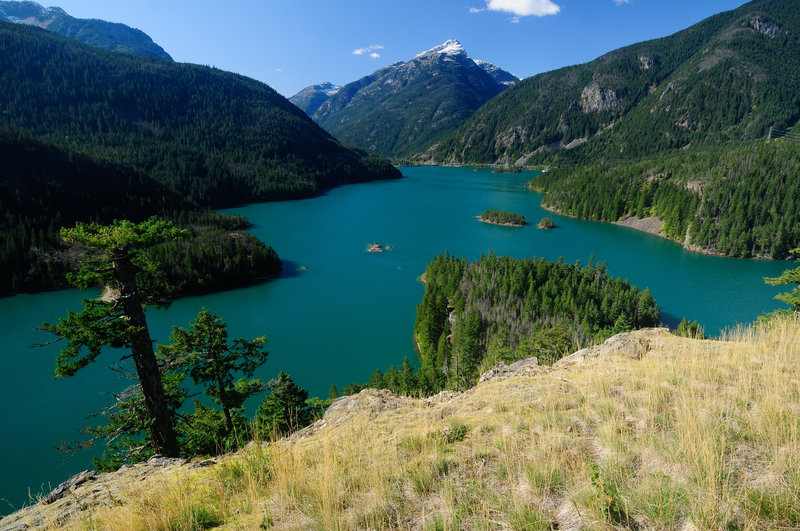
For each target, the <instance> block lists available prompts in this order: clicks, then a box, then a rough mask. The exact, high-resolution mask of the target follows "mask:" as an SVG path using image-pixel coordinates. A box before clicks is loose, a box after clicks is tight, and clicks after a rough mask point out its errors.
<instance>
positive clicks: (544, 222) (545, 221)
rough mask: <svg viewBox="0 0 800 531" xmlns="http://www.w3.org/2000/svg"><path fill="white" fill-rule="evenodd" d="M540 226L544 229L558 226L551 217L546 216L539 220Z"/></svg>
mask: <svg viewBox="0 0 800 531" xmlns="http://www.w3.org/2000/svg"><path fill="white" fill-rule="evenodd" d="M536 226H537V227H538V228H540V229H542V230H550V229H554V228H556V224H555V223H553V220H552V219H550V218H549V217H547V216H545V217H543V218H542V219H541V221H539V224H538V225H536Z"/></svg>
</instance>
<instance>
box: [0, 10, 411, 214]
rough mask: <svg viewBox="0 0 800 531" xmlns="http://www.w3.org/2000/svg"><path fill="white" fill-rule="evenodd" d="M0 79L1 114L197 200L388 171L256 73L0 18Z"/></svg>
mask: <svg viewBox="0 0 800 531" xmlns="http://www.w3.org/2000/svg"><path fill="white" fill-rule="evenodd" d="M0 88H1V89H2V90H0V113H2V120H3V122H4V123H6V124H8V125H11V126H14V127H18V128H21V129H24V130H27V131H29V132H30V133H31V135H32V136H34V137H35V138H38V139H41V140H44V141H47V142H50V143H52V144H54V145H56V146H59V147H62V148H64V149H66V150H71V151H75V152H82V153H85V154H90V155H92V156H95V157H98V158H100V159H106V160H113V161H115V162H119V163H122V164H125V165H129V166H131V167H133V168H135V169H137V170H139V171H142V172H144V173H145V174H147V175H148V176H150V177H152V178H153V179H155V180H156V181H158V182H159V183H161V184H162V185H164V186H166V187H168V188H170V189H172V190H174V191H176V192H178V193H179V194H180V195H182V196H183V197H185V198H187V199H189V200H191V201H194V202H197V203H198V204H200V205H203V206H213V207H221V206H227V205H231V204H234V203H238V202H246V201H263V200H274V199H286V198H294V197H304V196H310V195H313V194H316V193H319V192H320V191H321V190H323V189H325V188H327V187H330V186H334V185H337V184H343V183H347V182H358V181H367V180H372V179H377V178H389V177H399V175H400V174H399V172H398V171H397V170H396V169H395V168H393V167H392V166H391V165H390V164H389V163H388V162H386V161H383V160H380V159H375V158H370V157H368V156H367V155H366V154H365V153H361V152H358V151H355V150H352V149H350V148H347V147H345V146H343V145H341V144H340V143H339V142H338V141H336V140H335V139H334V138H332V137H331V136H330V135H329V134H327V133H325V132H324V131H323V130H322V129H320V128H319V127H318V126H317V125H316V124H314V123H313V122H312V121H311V120H310V119H309V118H308V117H307V116H306V115H305V114H303V113H302V111H300V110H299V109H297V107H295V106H294V105H292V104H291V103H289V102H288V101H287V100H286V99H285V98H283V97H282V96H280V95H279V94H278V93H277V92H275V91H274V90H272V89H271V88H270V87H268V86H267V85H265V84H263V83H260V82H257V81H254V80H252V79H248V78H246V77H244V76H240V75H236V74H231V73H228V72H223V71H221V70H217V69H214V68H209V67H204V66H197V65H190V64H178V63H167V62H164V61H159V60H154V59H150V58H145V57H135V56H129V55H124V54H114V53H111V52H107V51H105V50H99V49H97V48H92V47H89V46H87V45H85V44H82V43H78V42H75V41H73V40H69V39H66V38H63V37H60V36H58V35H54V34H52V33H50V32H46V31H44V30H40V29H38V28H33V27H28V26H22V25H17V24H11V23H0Z"/></svg>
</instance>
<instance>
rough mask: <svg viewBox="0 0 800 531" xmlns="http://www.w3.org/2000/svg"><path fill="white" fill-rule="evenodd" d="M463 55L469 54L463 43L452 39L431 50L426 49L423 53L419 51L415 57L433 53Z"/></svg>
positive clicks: (418, 57)
mask: <svg viewBox="0 0 800 531" xmlns="http://www.w3.org/2000/svg"><path fill="white" fill-rule="evenodd" d="M440 54H441V55H451V56H455V55H463V56H467V50H465V49H464V47H463V46H462V45H461V43H460V42H458V41H457V40H454V39H450V40H448V41H445V42H444V43H442V44H440V45H439V46H436V47H434V48H431V49H430V50H427V51H424V52H422V53H418V54H417V55H415V56H414V59H420V58H422V57H427V56H432V55H440Z"/></svg>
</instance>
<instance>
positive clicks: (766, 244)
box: [529, 140, 800, 258]
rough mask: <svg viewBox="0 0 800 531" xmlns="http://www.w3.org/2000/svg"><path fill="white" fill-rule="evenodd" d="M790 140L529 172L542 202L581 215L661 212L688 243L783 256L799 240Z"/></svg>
mask: <svg viewBox="0 0 800 531" xmlns="http://www.w3.org/2000/svg"><path fill="white" fill-rule="evenodd" d="M797 148H798V146H797V144H795V143H792V142H786V141H781V140H777V141H772V142H769V143H765V142H758V143H754V144H750V145H746V146H742V147H738V148H733V149H713V150H707V151H703V152H695V153H688V154H685V153H681V154H674V155H672V156H670V157H659V158H655V159H648V160H643V161H639V162H634V163H627V164H592V165H588V166H582V167H570V166H566V167H562V168H555V169H553V171H550V172H547V173H543V174H541V175H538V176H536V177H535V178H534V179H532V180H531V181H530V183H529V185H530V186H531V187H532V188H534V189H536V190H538V191H541V192H544V193H545V194H546V195H545V197H544V199H543V204H544V205H545V206H546V207H548V208H550V209H553V210H557V211H559V212H561V213H564V214H568V215H571V216H576V217H580V218H584V219H592V220H599V221H608V222H616V221H619V220H622V219H625V218H629V217H636V218H648V217H654V218H658V219H659V220H661V222H662V225H661V233H662V234H663V235H664V236H666V237H667V238H671V239H673V240H675V241H678V242H680V243H682V244H684V246H686V247H687V248H690V249H693V250H699V251H704V252H707V253H712V254H720V255H725V256H735V257H741V258H748V257H760V258H786V257H787V256H788V255H789V251H790V249H792V248H794V247H795V246H796V243H797V242H800V208H798V198H800V155H798V149H797Z"/></svg>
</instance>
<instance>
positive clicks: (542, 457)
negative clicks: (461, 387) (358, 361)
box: [73, 319, 800, 530]
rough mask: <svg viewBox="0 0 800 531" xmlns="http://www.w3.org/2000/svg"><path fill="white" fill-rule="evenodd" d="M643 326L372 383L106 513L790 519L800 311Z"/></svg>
mask: <svg viewBox="0 0 800 531" xmlns="http://www.w3.org/2000/svg"><path fill="white" fill-rule="evenodd" d="M635 334H638V335H639V336H640V337H647V338H648V339H647V340H648V341H649V347H650V348H649V352H648V353H647V355H646V356H645V357H644V358H643V359H631V358H628V357H620V356H613V355H611V356H600V357H597V358H594V359H590V360H587V361H585V362H582V363H580V364H577V365H574V366H571V367H568V368H564V369H548V368H542V369H541V370H539V371H537V372H536V374H533V375H531V376H526V377H511V378H506V379H494V380H491V381H489V382H486V383H484V384H481V385H479V386H477V387H475V388H473V389H472V390H470V391H468V392H466V393H461V394H451V395H442V396H439V397H434V398H433V399H430V400H427V401H426V400H414V399H406V398H398V397H395V396H393V395H391V394H389V393H379V392H375V391H367V392H364V393H361V394H360V395H356V396H355V397H351V398H349V399H347V400H348V401H349V402H347V403H348V404H353V407H352V408H351V409H349V410H348V409H347V408H344V407H341V408H339V409H337V410H336V411H335V412H333V413H331V415H329V416H328V417H327V418H326V421H325V425H324V426H316V427H315V428H314V429H313V430H310V432H309V433H307V434H305V435H304V436H302V437H295V438H293V439H291V440H282V441H276V442H273V443H272V444H270V445H261V444H251V445H250V446H249V447H248V448H246V449H245V450H243V451H241V452H239V453H238V454H236V455H234V456H231V457H228V458H225V459H223V460H222V462H221V463H220V464H219V465H217V466H216V467H212V468H205V469H195V470H191V471H189V470H184V471H181V472H176V473H171V474H164V475H163V477H161V478H160V479H155V478H154V479H151V480H148V481H143V482H140V483H138V484H136V485H130V486H129V487H128V488H127V491H126V492H125V493H124V494H123V495H121V496H120V501H119V504H117V505H114V506H109V507H100V508H95V509H91V510H87V511H85V513H86V515H85V516H83V517H82V518H81V519H80V521H77V520H76V521H73V524H74V525H75V527H81V528H90V529H93V528H96V529H126V530H128V529H207V528H214V527H221V528H224V529H259V528H262V529H271V528H274V529H319V530H335V529H420V530H428V529H430V530H450V529H452V530H456V529H525V530H527V529H548V528H551V527H553V526H556V525H557V526H558V528H559V529H586V528H588V529H615V528H638V529H684V530H689V529H754V530H755V529H792V528H794V529H796V528H798V527H800V462H799V461H800V447H799V446H798V427H799V425H800V374H798V373H799V372H800V368H799V367H800V324H798V322H797V321H796V320H794V319H781V320H777V321H775V322H773V323H772V324H771V325H770V326H768V327H765V328H763V329H761V330H757V329H753V328H748V329H741V330H738V331H735V332H733V333H731V334H729V335H728V336H727V337H726V338H725V339H726V341H696V340H689V339H683V338H678V337H675V336H672V335H670V334H666V333H658V332H653V331H650V332H637V333H635Z"/></svg>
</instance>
